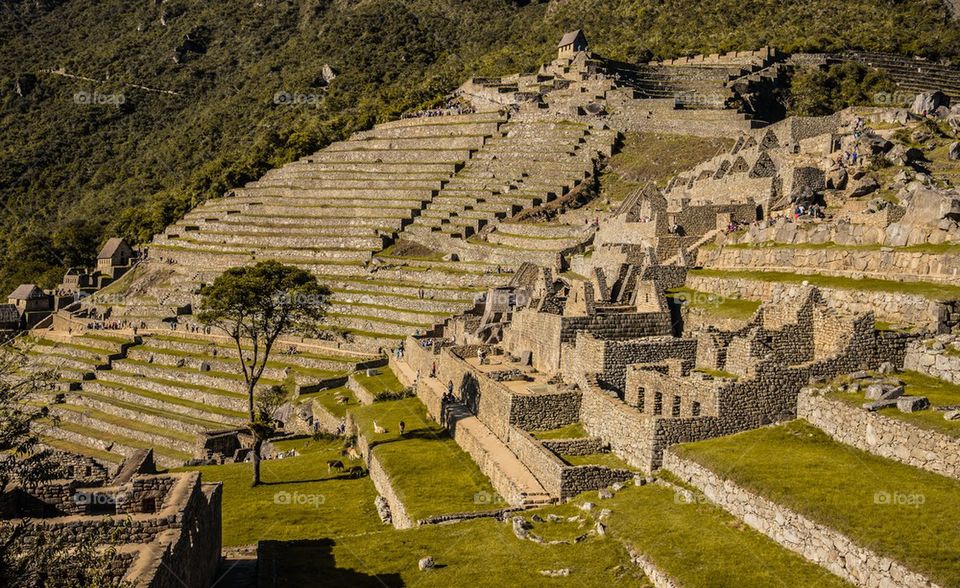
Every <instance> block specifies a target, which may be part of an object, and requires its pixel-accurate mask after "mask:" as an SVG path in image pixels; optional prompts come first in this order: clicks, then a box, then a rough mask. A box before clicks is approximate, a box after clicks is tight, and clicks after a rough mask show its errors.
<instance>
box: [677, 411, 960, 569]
mask: <svg viewBox="0 0 960 588" xmlns="http://www.w3.org/2000/svg"><path fill="white" fill-rule="evenodd" d="M676 451H677V452H678V453H679V454H680V455H681V456H683V457H685V458H688V459H691V460H693V461H696V462H698V463H700V464H702V465H703V466H705V467H707V468H708V469H710V470H711V471H713V472H715V473H717V475H719V476H720V477H721V478H726V479H730V480H732V481H733V482H735V483H736V484H738V485H739V486H741V487H743V488H745V489H747V490H749V491H751V492H754V493H756V494H758V495H760V496H763V497H764V498H767V499H769V500H772V501H774V502H776V503H778V504H782V505H784V506H786V507H788V508H790V509H793V510H795V511H797V512H799V513H801V514H803V515H804V516H806V517H808V518H809V519H811V520H813V521H815V522H817V523H820V524H823V525H826V526H827V527H830V528H832V529H835V530H837V531H839V532H840V533H842V534H844V535H846V536H847V537H849V538H850V539H851V540H853V541H854V542H855V543H857V544H859V545H862V546H863V547H866V548H868V549H871V550H873V551H874V552H876V553H878V554H880V555H884V556H888V557H890V558H892V559H894V560H896V561H898V562H900V563H902V564H903V565H905V566H906V567H908V568H909V569H912V570H914V571H916V572H919V573H921V574H923V575H925V576H927V577H928V578H930V579H931V580H933V581H934V582H936V583H938V584H940V585H941V586H956V585H958V584H960V560H958V559H957V554H958V553H960V534H958V533H957V523H956V521H957V520H958V517H960V502H958V501H957V496H958V493H960V480H953V479H950V478H946V477H943V476H938V475H936V474H932V473H930V472H927V471H924V470H919V469H916V468H912V467H910V466H906V465H903V464H900V463H897V462H894V461H891V460H888V459H884V458H881V457H877V456H875V455H872V454H869V453H866V452H864V451H859V450H857V449H853V448H852V447H849V446H845V445H842V444H840V443H837V442H836V441H834V440H832V439H831V438H830V437H829V436H827V435H826V434H825V433H823V432H822V431H820V430H819V429H816V428H814V427H812V426H810V425H809V424H807V423H806V422H804V421H793V422H791V423H788V424H786V425H782V426H777V427H767V428H763V429H758V430H754V431H749V432H746V433H741V434H738V435H734V436H730V437H723V438H719V439H713V440H710V441H702V442H699V443H692V444H688V445H680V446H678V447H677V449H676ZM886 497H891V498H896V497H900V499H897V500H900V502H909V501H910V498H909V497H922V500H923V504H922V505H919V506H918V505H915V504H914V505H909V504H901V503H896V502H894V503H888V502H893V501H887V500H886ZM916 501H917V499H914V500H913V502H916Z"/></svg>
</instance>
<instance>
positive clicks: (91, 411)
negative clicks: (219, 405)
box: [56, 404, 197, 443]
mask: <svg viewBox="0 0 960 588" xmlns="http://www.w3.org/2000/svg"><path fill="white" fill-rule="evenodd" d="M56 407H57V408H62V409H64V410H69V411H71V412H76V413H80V414H85V415H87V416H89V417H90V418H94V419H97V420H98V421H102V422H104V423H107V424H110V425H115V426H118V427H124V428H127V429H132V430H134V431H140V432H141V433H150V434H153V435H160V436H162V437H169V438H171V439H179V440H181V441H187V442H189V443H193V442H194V441H196V440H197V436H196V435H194V434H192V433H184V432H183V431H177V430H174V429H167V428H164V427H158V426H156V425H151V424H150V423H144V422H140V421H134V420H130V419H125V418H123V417H118V416H116V415H113V414H109V413H106V412H103V411H101V410H97V409H95V408H88V407H86V406H75V405H72V404H58V405H56Z"/></svg>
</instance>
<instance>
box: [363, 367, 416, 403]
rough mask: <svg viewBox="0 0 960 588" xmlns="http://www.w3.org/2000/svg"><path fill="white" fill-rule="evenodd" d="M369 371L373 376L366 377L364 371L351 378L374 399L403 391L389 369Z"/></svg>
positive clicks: (382, 368) (402, 386) (402, 387)
mask: <svg viewBox="0 0 960 588" xmlns="http://www.w3.org/2000/svg"><path fill="white" fill-rule="evenodd" d="M371 371H372V373H373V374H375V375H372V376H368V375H367V373H366V371H359V372H356V373H354V374H353V378H354V379H355V380H356V381H357V383H358V384H360V385H361V386H363V387H364V388H365V389H366V390H367V392H370V394H372V395H373V397H374V398H378V397H380V396H381V395H384V394H399V393H401V392H403V391H404V389H405V386H404V385H403V384H401V383H400V380H398V379H397V376H396V374H394V373H393V370H391V369H390V368H389V367H386V366H384V367H381V368H374V369H373V370H371Z"/></svg>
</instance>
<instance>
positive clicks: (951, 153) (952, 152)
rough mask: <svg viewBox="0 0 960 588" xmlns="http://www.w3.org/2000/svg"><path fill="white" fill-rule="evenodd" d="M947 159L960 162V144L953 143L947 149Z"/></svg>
mask: <svg viewBox="0 0 960 588" xmlns="http://www.w3.org/2000/svg"><path fill="white" fill-rule="evenodd" d="M947 157H949V158H950V159H952V160H953V161H960V143H951V144H950V147H948V148H947Z"/></svg>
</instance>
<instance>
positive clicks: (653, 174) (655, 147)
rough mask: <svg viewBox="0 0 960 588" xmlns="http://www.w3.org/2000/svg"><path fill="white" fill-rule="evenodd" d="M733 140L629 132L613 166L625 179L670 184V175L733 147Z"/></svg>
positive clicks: (611, 165) (644, 182)
mask: <svg viewBox="0 0 960 588" xmlns="http://www.w3.org/2000/svg"><path fill="white" fill-rule="evenodd" d="M733 145H734V140H733V139H713V138H703V137H694V136H690V135H669V134H660V133H626V135H625V137H624V141H623V148H622V149H620V152H619V153H617V154H616V155H614V156H613V157H612V158H611V160H610V167H611V168H612V169H613V170H614V171H615V172H616V173H617V174H618V175H619V176H621V177H622V178H623V179H625V180H628V181H631V182H636V183H638V184H641V185H644V184H646V183H647V182H653V183H655V184H657V185H658V186H659V187H661V188H663V187H664V186H666V184H667V182H668V181H670V178H672V177H673V176H675V175H677V174H678V173H681V172H684V171H686V170H688V169H690V168H692V167H695V166H696V165H698V164H699V163H702V162H704V161H706V160H708V159H710V158H712V157H714V156H716V155H719V154H720V153H722V152H726V151H729V150H730V149H732V148H733Z"/></svg>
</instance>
